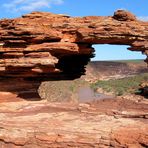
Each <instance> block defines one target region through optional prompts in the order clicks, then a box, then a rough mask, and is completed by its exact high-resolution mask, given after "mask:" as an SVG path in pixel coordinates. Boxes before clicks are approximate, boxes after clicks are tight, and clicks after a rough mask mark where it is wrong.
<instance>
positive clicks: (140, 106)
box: [0, 94, 148, 148]
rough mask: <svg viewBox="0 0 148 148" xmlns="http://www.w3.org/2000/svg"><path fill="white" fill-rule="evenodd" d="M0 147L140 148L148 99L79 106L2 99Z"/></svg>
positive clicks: (146, 140)
mask: <svg viewBox="0 0 148 148" xmlns="http://www.w3.org/2000/svg"><path fill="white" fill-rule="evenodd" d="M6 95H8V94H5V96H6ZM1 97H2V96H1ZM131 98H132V99H131ZM13 101H14V100H13ZM0 147H1V148H19V147H24V148H65V147H75V148H76V147H81V148H87V147H88V148H89V147H96V148H105V147H106V148H110V147H116V148H121V147H122V148H127V147H129V148H146V147H148V100H147V99H144V98H143V97H139V96H132V97H129V98H127V97H124V98H123V97H119V98H116V99H104V100H98V101H95V102H85V103H79V104H78V103H49V102H47V101H45V100H44V101H43V100H42V101H24V100H21V99H19V98H18V100H17V102H7V100H4V102H3V103H0Z"/></svg>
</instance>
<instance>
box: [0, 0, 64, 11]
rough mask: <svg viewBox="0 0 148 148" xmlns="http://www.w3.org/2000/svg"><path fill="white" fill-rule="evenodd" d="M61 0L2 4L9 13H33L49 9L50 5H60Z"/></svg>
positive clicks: (22, 0) (16, 0)
mask: <svg viewBox="0 0 148 148" xmlns="http://www.w3.org/2000/svg"><path fill="white" fill-rule="evenodd" d="M62 3H63V0H12V1H11V2H10V3H8V4H3V7H5V8H6V9H7V10H9V11H15V12H18V11H35V10H39V9H42V8H50V7H51V5H52V4H54V5H60V4H62Z"/></svg>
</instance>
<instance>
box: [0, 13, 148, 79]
mask: <svg viewBox="0 0 148 148" xmlns="http://www.w3.org/2000/svg"><path fill="white" fill-rule="evenodd" d="M93 44H118V45H129V46H130V47H129V50H132V51H141V52H142V53H144V54H146V55H148V22H142V21H139V20H137V19H136V17H135V16H134V15H133V14H131V13H130V12H127V11H124V10H118V11H116V12H115V13H114V15H113V16H108V17H100V16H87V17H70V16H67V15H62V14H52V13H47V12H32V13H30V14H27V15H24V16H22V17H20V18H16V19H3V20H0V76H2V77H3V76H5V77H6V76H7V77H46V76H48V77H51V78H54V77H58V78H59V79H62V76H64V77H66V78H76V77H80V76H81V75H82V74H83V73H84V72H85V70H84V68H85V65H86V64H87V62H88V61H89V58H90V57H92V56H93V52H94V49H93V48H92V45H93ZM117 54H118V53H117ZM146 62H147V60H146Z"/></svg>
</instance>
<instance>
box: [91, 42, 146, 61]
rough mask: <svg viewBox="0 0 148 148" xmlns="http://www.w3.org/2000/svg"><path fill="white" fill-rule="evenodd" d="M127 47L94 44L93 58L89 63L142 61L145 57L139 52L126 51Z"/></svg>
mask: <svg viewBox="0 0 148 148" xmlns="http://www.w3.org/2000/svg"><path fill="white" fill-rule="evenodd" d="M129 47H130V46H128V45H110V44H94V45H93V48H94V49H95V52H94V55H95V56H94V57H93V58H91V61H116V60H119V61H120V60H144V59H146V55H143V54H141V52H133V51H130V50H127V48H129Z"/></svg>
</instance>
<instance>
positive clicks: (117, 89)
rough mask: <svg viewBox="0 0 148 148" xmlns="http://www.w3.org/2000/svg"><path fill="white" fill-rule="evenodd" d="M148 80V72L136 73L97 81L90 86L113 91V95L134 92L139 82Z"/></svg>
mask: <svg viewBox="0 0 148 148" xmlns="http://www.w3.org/2000/svg"><path fill="white" fill-rule="evenodd" d="M145 81H148V73H145V74H140V75H136V76H133V77H127V78H122V79H116V80H108V81H100V80H99V81H98V82H96V83H94V84H92V85H91V88H93V89H94V90H97V88H99V87H100V88H102V89H103V90H104V91H106V92H114V94H115V95H118V96H120V95H123V94H128V93H132V94H134V93H136V92H138V89H139V84H140V83H142V82H145Z"/></svg>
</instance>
